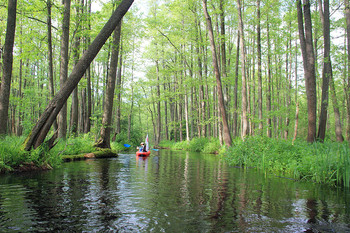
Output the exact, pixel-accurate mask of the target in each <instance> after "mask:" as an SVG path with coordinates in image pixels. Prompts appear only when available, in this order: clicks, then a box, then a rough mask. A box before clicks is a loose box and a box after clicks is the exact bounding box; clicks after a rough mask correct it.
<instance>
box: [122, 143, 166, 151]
mask: <svg viewBox="0 0 350 233" xmlns="http://www.w3.org/2000/svg"><path fill="white" fill-rule="evenodd" d="M124 146H125V147H126V148H129V147H131V145H129V144H124ZM151 150H154V151H159V150H158V149H151Z"/></svg>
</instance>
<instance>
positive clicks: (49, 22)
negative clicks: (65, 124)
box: [46, 0, 58, 131]
mask: <svg viewBox="0 0 350 233" xmlns="http://www.w3.org/2000/svg"><path fill="white" fill-rule="evenodd" d="M46 5H47V49H48V56H49V67H48V68H49V91H50V96H51V98H52V97H53V96H54V95H55V88H54V80H53V58H52V56H53V55H52V32H51V27H52V20H51V8H52V3H51V0H47V2H46ZM57 128H58V125H57V121H55V122H54V129H55V131H56V130H57Z"/></svg>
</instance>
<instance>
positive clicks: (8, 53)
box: [0, 0, 17, 135]
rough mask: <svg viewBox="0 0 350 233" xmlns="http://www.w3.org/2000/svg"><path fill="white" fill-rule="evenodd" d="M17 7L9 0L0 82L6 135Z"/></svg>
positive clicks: (0, 123)
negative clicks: (0, 78)
mask: <svg viewBox="0 0 350 233" xmlns="http://www.w3.org/2000/svg"><path fill="white" fill-rule="evenodd" d="M16 8H17V0H9V1H8V16H7V28H6V38H5V47H4V54H3V76H2V80H1V83H0V85H1V86H0V135H5V134H6V132H7V120H8V109H9V103H10V89H11V78H12V64H13V44H14V42H15V31H16Z"/></svg>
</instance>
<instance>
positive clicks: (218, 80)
mask: <svg viewBox="0 0 350 233" xmlns="http://www.w3.org/2000/svg"><path fill="white" fill-rule="evenodd" d="M203 11H204V15H205V18H206V20H207V26H208V33H209V40H210V47H211V51H212V59H213V66H214V72H215V77H216V85H217V91H218V100H219V108H220V111H221V118H222V124H223V131H224V135H223V136H224V141H225V144H226V146H228V147H230V146H231V144H232V139H231V134H230V130H229V126H228V122H227V118H226V109H225V104H224V96H223V93H222V85H221V77H220V70H219V66H218V61H217V54H216V49H215V48H216V47H215V41H214V34H213V27H212V23H211V18H210V16H209V14H208V10H207V1H206V0H203Z"/></svg>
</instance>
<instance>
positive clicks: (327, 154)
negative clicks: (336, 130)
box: [224, 136, 350, 187]
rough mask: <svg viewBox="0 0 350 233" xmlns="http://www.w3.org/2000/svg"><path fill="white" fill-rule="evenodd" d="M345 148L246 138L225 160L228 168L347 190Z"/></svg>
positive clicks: (349, 161)
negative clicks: (261, 172) (280, 176)
mask: <svg viewBox="0 0 350 233" xmlns="http://www.w3.org/2000/svg"><path fill="white" fill-rule="evenodd" d="M349 152H350V151H349V148H348V145H347V144H345V143H344V144H339V143H335V142H330V141H327V142H325V143H319V142H317V143H313V144H309V143H307V142H304V141H297V142H295V143H294V144H293V143H292V142H291V141H286V140H278V139H272V138H268V137H261V136H255V137H248V138H246V139H245V140H244V141H242V140H238V141H235V143H234V144H233V146H232V147H230V148H229V149H228V150H227V151H226V153H225V155H224V157H225V159H226V160H227V161H228V163H229V164H231V165H234V166H242V167H255V168H257V169H260V170H263V171H266V172H272V173H274V174H276V175H284V176H288V177H292V178H295V179H308V180H312V181H315V182H318V183H330V184H338V185H344V186H346V187H348V186H349V177H350V175H349V171H350V157H349V155H350V153H349Z"/></svg>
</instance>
